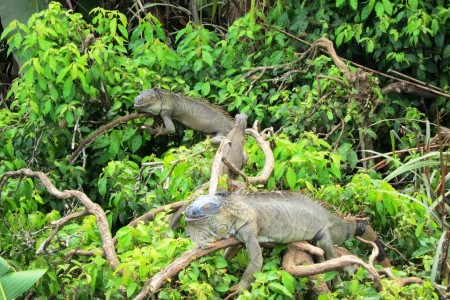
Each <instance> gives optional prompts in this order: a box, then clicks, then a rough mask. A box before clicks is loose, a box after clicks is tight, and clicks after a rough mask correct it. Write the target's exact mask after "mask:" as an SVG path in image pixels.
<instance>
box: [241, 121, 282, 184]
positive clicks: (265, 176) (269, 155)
mask: <svg viewBox="0 0 450 300" xmlns="http://www.w3.org/2000/svg"><path fill="white" fill-rule="evenodd" d="M245 133H246V134H248V135H250V136H252V137H253V138H254V139H255V140H256V143H257V144H258V146H259V148H261V150H262V151H263V152H264V155H265V157H266V162H265V164H264V167H263V169H262V171H261V175H260V176H254V177H247V178H246V181H247V182H248V183H250V184H254V185H255V184H264V183H266V182H267V181H268V180H269V177H270V174H271V173H272V171H273V168H274V166H275V158H274V157H273V152H272V149H271V148H270V144H269V143H268V142H267V141H266V140H264V139H263V138H262V136H261V135H260V134H259V133H258V132H257V131H256V130H254V129H249V128H247V129H246V130H245Z"/></svg>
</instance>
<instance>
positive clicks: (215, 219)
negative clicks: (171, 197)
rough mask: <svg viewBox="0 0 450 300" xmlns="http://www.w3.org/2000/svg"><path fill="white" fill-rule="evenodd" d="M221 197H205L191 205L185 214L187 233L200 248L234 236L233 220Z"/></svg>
mask: <svg viewBox="0 0 450 300" xmlns="http://www.w3.org/2000/svg"><path fill="white" fill-rule="evenodd" d="M220 199H221V196H220V195H204V196H200V197H199V198H197V199H196V200H195V201H194V202H192V204H190V205H189V206H188V207H187V209H186V211H185V213H184V216H185V219H186V231H187V232H188V234H189V235H190V236H191V239H192V240H193V241H194V243H196V244H197V245H198V246H199V247H200V248H208V247H209V246H210V244H211V243H213V242H214V241H217V240H220V239H225V238H228V237H230V236H232V235H233V234H234V229H233V226H232V224H233V223H232V219H231V216H230V214H229V213H227V210H226V209H224V208H223V206H222V203H221V201H220Z"/></svg>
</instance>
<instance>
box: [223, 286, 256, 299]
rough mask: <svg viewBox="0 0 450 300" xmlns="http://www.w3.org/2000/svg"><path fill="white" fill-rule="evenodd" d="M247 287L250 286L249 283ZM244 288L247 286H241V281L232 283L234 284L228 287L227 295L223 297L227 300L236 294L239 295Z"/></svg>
mask: <svg viewBox="0 0 450 300" xmlns="http://www.w3.org/2000/svg"><path fill="white" fill-rule="evenodd" d="M249 287H250V285H249ZM246 289H247V288H245V287H243V286H242V285H241V283H239V284H236V285H234V286H232V287H231V288H230V290H229V291H228V292H229V294H228V296H226V297H225V299H224V300H228V299H232V298H234V297H237V296H239V295H240V294H241V293H242V291H243V290H246Z"/></svg>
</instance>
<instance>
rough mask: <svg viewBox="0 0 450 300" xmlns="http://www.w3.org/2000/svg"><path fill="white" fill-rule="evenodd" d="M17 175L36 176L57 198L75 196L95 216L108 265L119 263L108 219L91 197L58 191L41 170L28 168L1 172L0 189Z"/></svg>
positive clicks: (112, 265) (63, 198) (79, 193)
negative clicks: (35, 170) (36, 170)
mask: <svg viewBox="0 0 450 300" xmlns="http://www.w3.org/2000/svg"><path fill="white" fill-rule="evenodd" d="M18 176H28V177H33V178H38V179H39V180H40V181H41V182H42V184H43V185H44V187H45V188H46V190H47V191H48V192H49V194H50V195H52V196H54V197H56V198H58V199H62V200H65V199H69V198H75V199H77V200H78V201H79V202H80V203H81V204H83V205H84V207H86V210H87V211H88V212H89V213H90V214H93V215H94V216H95V220H96V222H97V226H98V231H99V234H100V237H101V239H102V249H103V251H104V253H105V257H106V259H107V260H108V262H109V265H110V266H111V268H112V269H113V270H115V269H116V268H117V266H118V265H119V263H120V262H119V259H118V258H117V254H116V251H115V249H114V243H113V240H112V236H111V232H110V230H109V225H108V221H107V219H106V214H105V212H104V211H103V209H102V208H101V207H100V205H98V204H96V203H94V202H92V200H91V199H89V197H88V196H86V194H84V193H82V192H80V191H76V190H64V191H60V190H59V189H57V188H56V187H55V186H54V185H53V184H52V183H51V181H50V179H49V178H48V176H47V175H45V174H44V173H42V172H34V171H32V170H30V169H20V170H18V171H11V172H6V173H4V174H3V176H2V179H1V181H0V191H1V190H2V188H3V186H4V184H5V183H6V181H7V180H8V178H11V177H18ZM0 195H1V193H0Z"/></svg>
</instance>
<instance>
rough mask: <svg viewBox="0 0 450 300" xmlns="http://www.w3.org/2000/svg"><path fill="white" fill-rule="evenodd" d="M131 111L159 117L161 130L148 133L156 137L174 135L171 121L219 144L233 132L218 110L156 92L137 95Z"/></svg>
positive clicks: (204, 104)
mask: <svg viewBox="0 0 450 300" xmlns="http://www.w3.org/2000/svg"><path fill="white" fill-rule="evenodd" d="M134 107H135V108H136V110H137V111H139V112H147V113H150V114H151V115H153V116H161V118H162V120H163V122H164V127H162V126H161V127H158V128H151V129H149V130H150V132H152V133H153V134H156V135H160V134H162V135H164V134H174V133H175V125H174V124H173V120H176V121H178V122H180V123H182V124H183V125H185V126H187V127H189V128H192V129H194V130H196V131H200V132H203V133H207V134H211V135H213V136H214V137H213V138H211V142H212V143H215V144H218V143H220V141H221V140H222V139H223V137H224V136H225V135H226V134H227V133H228V132H229V131H230V130H231V128H233V120H232V119H231V118H230V117H229V116H228V115H227V113H226V112H225V111H223V110H221V109H220V108H218V107H217V106H215V105H213V104H209V103H207V102H206V101H203V100H200V99H195V98H190V97H186V96H182V95H179V94H176V93H172V92H169V91H166V90H162V89H158V88H153V89H149V90H144V91H142V92H141V93H139V95H138V96H137V97H136V98H135V99H134Z"/></svg>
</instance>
